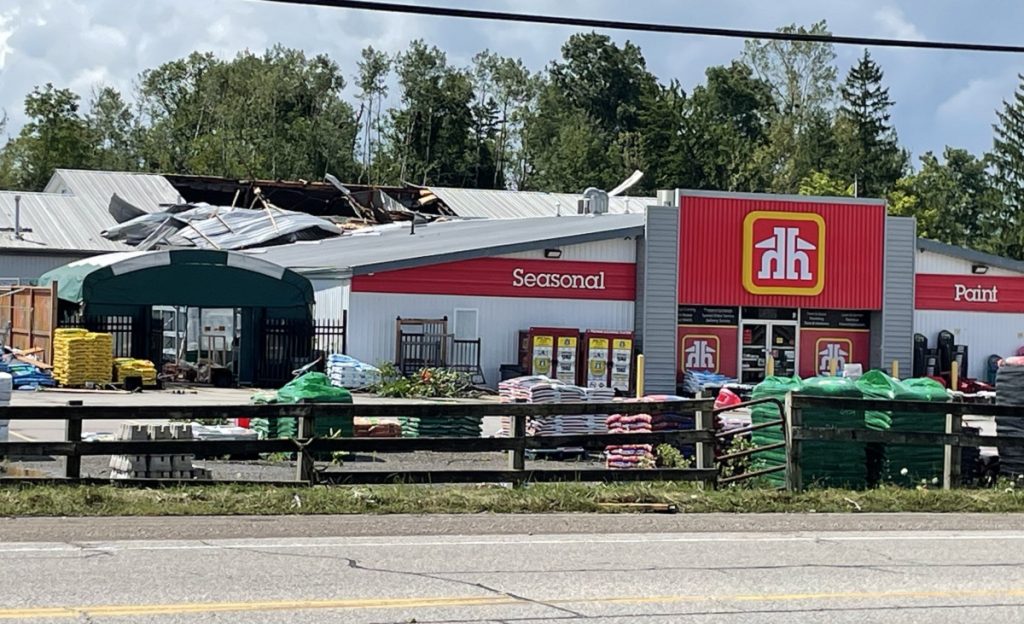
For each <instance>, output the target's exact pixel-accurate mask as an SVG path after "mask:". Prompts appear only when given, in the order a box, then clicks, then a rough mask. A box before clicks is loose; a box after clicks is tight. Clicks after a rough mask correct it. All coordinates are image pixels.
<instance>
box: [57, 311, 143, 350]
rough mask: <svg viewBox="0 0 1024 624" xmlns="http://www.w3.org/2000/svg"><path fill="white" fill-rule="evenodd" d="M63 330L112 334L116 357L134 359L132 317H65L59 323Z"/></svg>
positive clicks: (75, 315) (78, 315) (76, 315)
mask: <svg viewBox="0 0 1024 624" xmlns="http://www.w3.org/2000/svg"><path fill="white" fill-rule="evenodd" d="M58 324H59V326H60V327H61V328H65V327H77V328H81V329H87V330H89V331H91V332H97V333H101V334H110V335H111V336H113V338H114V357H115V358H127V357H132V335H133V331H132V329H133V324H132V317H130V316H82V315H80V314H74V315H70V316H64V317H63V318H61V320H60V322H59V323H58Z"/></svg>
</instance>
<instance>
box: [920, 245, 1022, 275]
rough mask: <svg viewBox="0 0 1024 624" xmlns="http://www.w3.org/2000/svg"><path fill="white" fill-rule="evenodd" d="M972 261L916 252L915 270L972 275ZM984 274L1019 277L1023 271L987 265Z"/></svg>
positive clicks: (929, 252) (926, 252)
mask: <svg viewBox="0 0 1024 624" xmlns="http://www.w3.org/2000/svg"><path fill="white" fill-rule="evenodd" d="M972 266H974V263H973V262H970V261H969V260H964V259H963V258H954V257H952V256H946V255H943V254H938V253H934V252H931V251H921V250H918V252H917V261H916V270H917V272H918V273H936V274H939V275H973V273H972V272H971V267H972ZM985 275H988V276H991V277H1020V276H1021V275H1024V273H1020V272H1017V271H1010V270H1007V269H1001V268H999V267H989V269H988V271H987V272H986V273H985Z"/></svg>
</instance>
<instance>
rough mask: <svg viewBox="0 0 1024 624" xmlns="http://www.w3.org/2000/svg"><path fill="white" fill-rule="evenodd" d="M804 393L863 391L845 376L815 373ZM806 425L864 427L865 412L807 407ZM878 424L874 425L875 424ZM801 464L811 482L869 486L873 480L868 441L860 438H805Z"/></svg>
mask: <svg viewBox="0 0 1024 624" xmlns="http://www.w3.org/2000/svg"><path fill="white" fill-rule="evenodd" d="M800 394H802V395H804V396H814V397H829V398H837V399H838V398H843V399H859V398H862V397H863V393H862V392H861V391H860V389H858V388H857V384H856V383H855V382H854V381H853V380H852V379H848V378H845V377H813V378H811V379H806V380H804V383H803V387H801V388H800ZM803 426H804V427H834V428H836V429H861V428H863V427H864V426H865V418H864V412H862V411H857V410H851V409H835V408H813V409H810V408H808V409H805V410H804V411H803ZM872 428H874V427H872ZM800 451H801V461H800V467H801V470H802V472H803V481H804V484H805V485H807V486H818V487H843V488H866V487H867V486H868V482H869V475H868V452H867V445H865V444H863V443H858V442H817V441H812V442H803V443H802V444H801V447H800Z"/></svg>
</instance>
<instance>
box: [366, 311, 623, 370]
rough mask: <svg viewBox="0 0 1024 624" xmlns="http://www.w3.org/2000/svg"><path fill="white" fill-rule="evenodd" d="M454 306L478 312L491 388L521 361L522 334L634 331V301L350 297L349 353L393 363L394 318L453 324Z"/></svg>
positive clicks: (378, 361)
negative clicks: (556, 329)
mask: <svg viewBox="0 0 1024 624" xmlns="http://www.w3.org/2000/svg"><path fill="white" fill-rule="evenodd" d="M456 308H467V309H475V310H479V324H480V339H481V349H482V354H481V360H482V365H483V369H484V375H486V377H487V383H488V384H489V385H491V386H496V385H497V383H498V381H499V378H498V369H499V367H500V366H501V365H502V364H516V363H517V362H518V358H519V350H518V345H517V342H518V338H519V331H520V330H523V329H529V328H530V327H531V326H532V327H574V328H579V329H580V330H581V331H586V330H588V329H592V330H602V329H603V330H613V331H633V302H632V301H579V300H567V299H527V298H523V299H516V298H509V297H459V296H451V295H395V294H380V293H352V295H351V308H350V309H349V318H348V323H349V325H348V328H347V331H348V352H349V355H351V356H353V357H355V358H358V359H360V360H363V361H364V362H368V363H371V364H377V363H380V362H385V361H393V360H394V358H395V319H396V318H398V317H399V316H402V317H407V318H441V317H444V316H447V317H448V320H449V323H451V321H452V320H453V318H454V316H455V309H456ZM449 327H450V328H451V326H449Z"/></svg>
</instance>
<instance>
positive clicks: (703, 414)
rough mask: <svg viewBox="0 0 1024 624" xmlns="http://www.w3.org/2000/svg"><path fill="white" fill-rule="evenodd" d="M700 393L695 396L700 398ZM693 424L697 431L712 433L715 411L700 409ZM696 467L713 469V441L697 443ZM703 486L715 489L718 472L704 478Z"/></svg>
mask: <svg viewBox="0 0 1024 624" xmlns="http://www.w3.org/2000/svg"><path fill="white" fill-rule="evenodd" d="M700 397H701V395H700V394H698V395H697V398H698V399H700ZM694 424H695V425H696V429H697V431H710V432H711V433H712V434H714V431H715V413H714V412H713V411H706V410H701V411H699V412H697V413H696V414H694ZM697 468H698V469H699V470H714V469H715V442H714V440H713V439H712V440H710V441H707V442H698V443H697ZM704 487H705V488H708V489H715V488H717V487H718V474H717V473H716V474H715V475H713V476H711V477H709V478H707V479H705V480H704Z"/></svg>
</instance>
